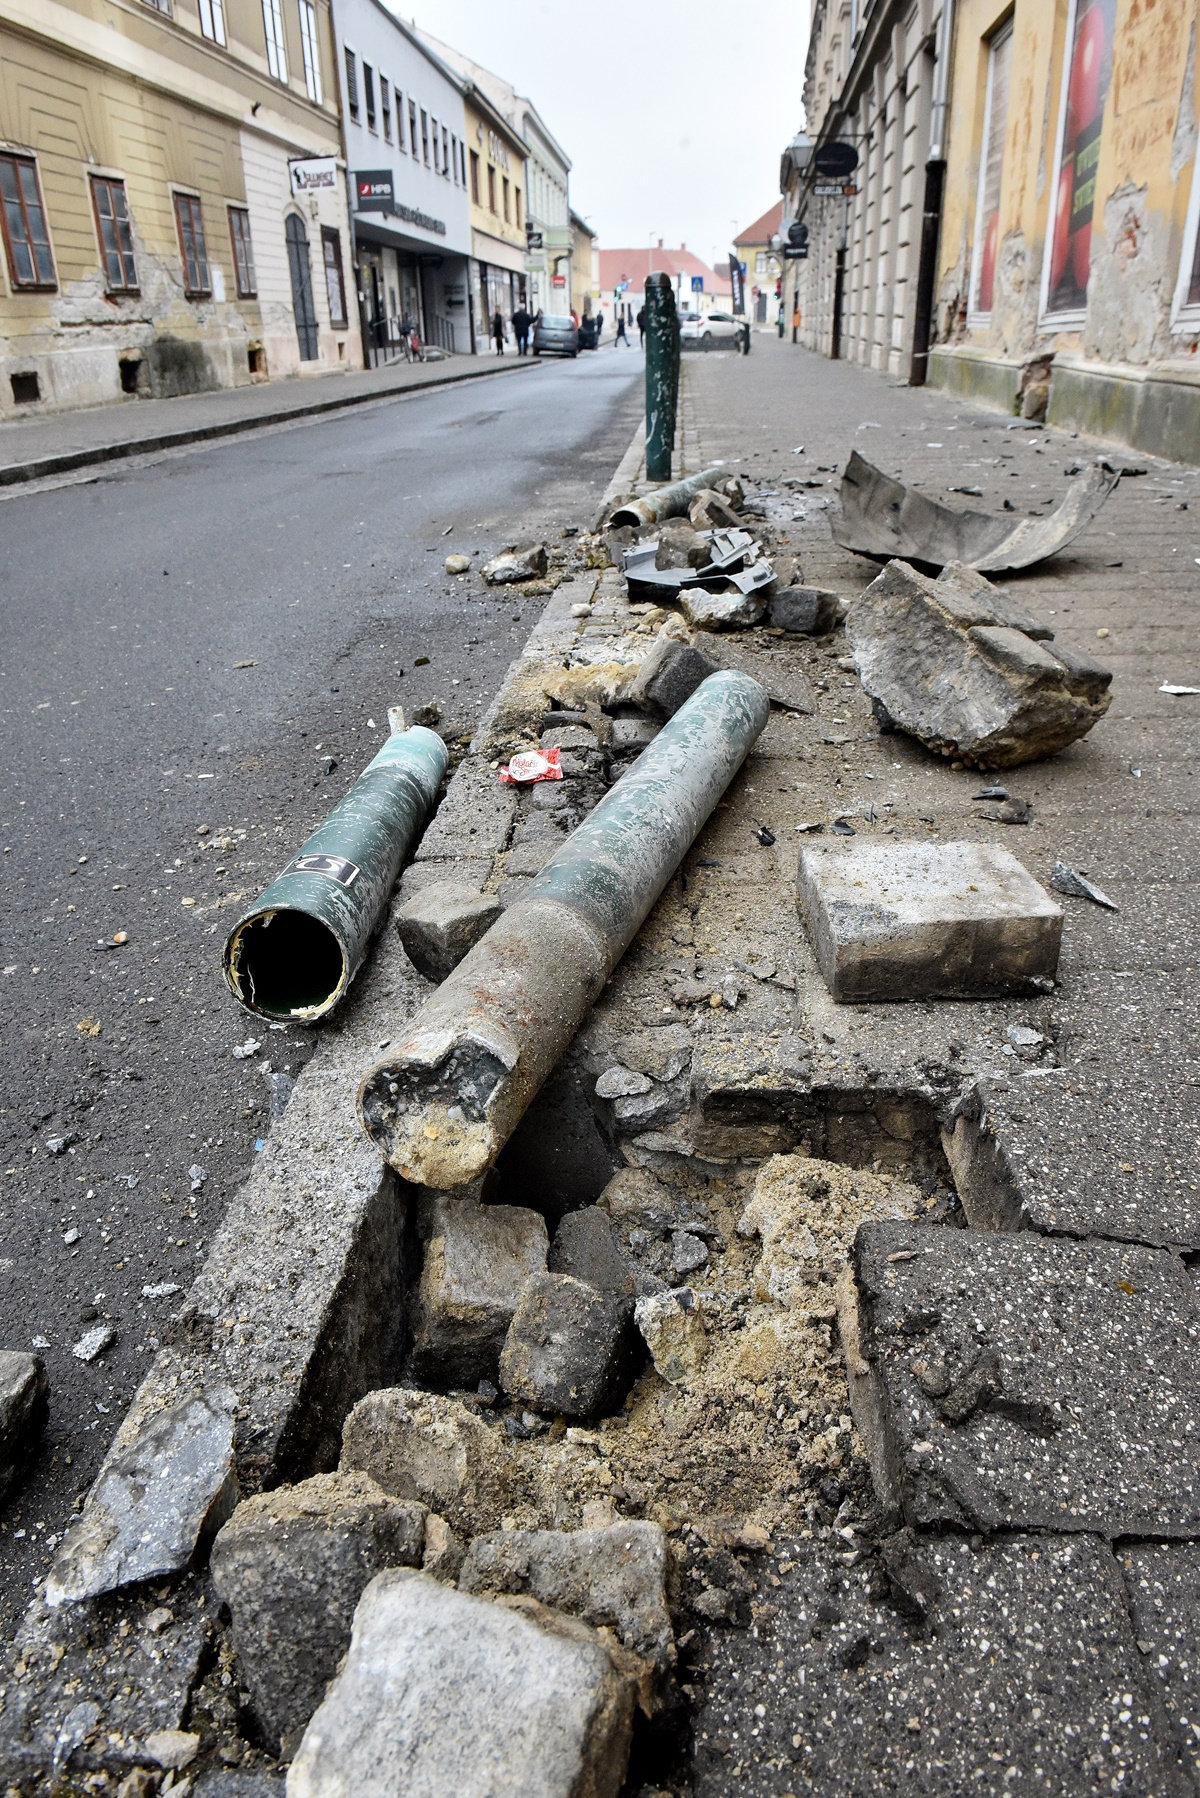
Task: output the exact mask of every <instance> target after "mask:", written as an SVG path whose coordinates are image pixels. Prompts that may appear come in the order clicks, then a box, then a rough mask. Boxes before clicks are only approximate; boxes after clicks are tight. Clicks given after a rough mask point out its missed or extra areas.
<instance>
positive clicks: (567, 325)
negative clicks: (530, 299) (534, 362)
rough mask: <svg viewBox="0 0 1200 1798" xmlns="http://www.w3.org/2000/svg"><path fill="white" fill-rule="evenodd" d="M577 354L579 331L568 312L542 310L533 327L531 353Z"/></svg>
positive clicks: (536, 354) (538, 354) (551, 354)
mask: <svg viewBox="0 0 1200 1798" xmlns="http://www.w3.org/2000/svg"><path fill="white" fill-rule="evenodd" d="M543 351H545V352H546V354H547V355H549V356H578V354H579V331H578V329H577V328H576V326H575V323H574V321H573V319H572V318H571V315H570V313H569V312H562V313H558V312H544V313H543V314H542V316H541V318H539V319H538V321H537V324H536V325H535V326H534V327H533V353H534V355H535V356H540V355H541V354H542V352H543Z"/></svg>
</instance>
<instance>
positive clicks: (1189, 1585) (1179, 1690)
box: [1117, 1542, 1200, 1789]
mask: <svg viewBox="0 0 1200 1798" xmlns="http://www.w3.org/2000/svg"><path fill="white" fill-rule="evenodd" d="M1117 1558H1118V1560H1119V1563H1120V1567H1121V1572H1122V1574H1123V1576H1124V1579H1125V1587H1126V1590H1127V1592H1128V1594H1129V1603H1130V1610H1131V1613H1132V1618H1133V1634H1134V1638H1135V1640H1136V1642H1137V1645H1138V1647H1139V1648H1140V1649H1141V1651H1142V1654H1143V1655H1144V1656H1145V1665H1146V1668H1147V1671H1148V1674H1149V1677H1150V1679H1151V1681H1152V1682H1154V1683H1155V1684H1157V1686H1158V1689H1159V1692H1160V1694H1161V1697H1162V1702H1163V1704H1164V1706H1165V1708H1166V1712H1167V1717H1168V1719H1169V1721H1170V1724H1171V1727H1172V1729H1173V1731H1174V1733H1175V1740H1176V1742H1177V1743H1178V1745H1179V1754H1180V1759H1181V1760H1182V1761H1183V1764H1184V1766H1185V1767H1187V1768H1188V1770H1189V1771H1190V1773H1191V1777H1192V1780H1193V1782H1194V1784H1195V1785H1196V1787H1197V1788H1198V1789H1200V1545H1198V1544H1196V1543H1194V1542H1174V1543H1171V1544H1169V1545H1168V1544H1166V1543H1161V1542H1158V1543H1154V1542H1144V1543H1140V1544H1138V1543H1132V1544H1130V1543H1127V1544H1125V1545H1124V1546H1123V1547H1122V1548H1121V1549H1120V1550H1119V1551H1118V1557H1117Z"/></svg>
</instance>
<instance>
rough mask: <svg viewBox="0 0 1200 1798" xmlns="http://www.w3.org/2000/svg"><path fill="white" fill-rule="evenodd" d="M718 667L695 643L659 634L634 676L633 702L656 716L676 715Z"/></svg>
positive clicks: (631, 688)
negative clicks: (683, 641)
mask: <svg viewBox="0 0 1200 1798" xmlns="http://www.w3.org/2000/svg"><path fill="white" fill-rule="evenodd" d="M717 667H718V664H717V663H716V662H714V661H713V659H712V657H711V656H706V655H705V654H704V652H703V650H700V649H697V648H696V647H695V646H694V644H691V643H681V642H680V641H679V640H678V638H676V637H659V638H658V640H657V642H656V643H655V644H654V646H653V648H652V649H651V651H650V653H649V655H648V656H647V657H646V659H645V661H644V662H643V663H642V665H641V667H640V668H639V669H638V671H637V674H636V676H635V677H634V681H633V684H632V686H631V687H630V689H629V693H628V696H627V697H628V700H629V703H630V704H632V705H639V706H644V707H645V708H646V710H647V711H648V712H652V713H653V714H654V716H655V717H656V718H673V717H674V716H675V714H676V712H677V711H678V710H679V708H680V706H681V705H683V703H684V701H685V700H688V699H690V698H691V697H692V694H693V693H694V692H695V691H696V688H697V687H698V686H699V685H700V683H701V681H706V680H707V679H708V677H709V675H710V674H715V673H716V672H717Z"/></svg>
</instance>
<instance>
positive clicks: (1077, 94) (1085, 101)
mask: <svg viewBox="0 0 1200 1798" xmlns="http://www.w3.org/2000/svg"><path fill="white" fill-rule="evenodd" d="M1116 6H1117V0H1072V3H1071V15H1070V19H1069V21H1068V30H1067V45H1068V47H1069V53H1068V54H1067V56H1066V57H1064V60H1063V79H1062V96H1061V99H1060V101H1059V120H1058V153H1057V155H1056V157H1055V161H1054V186H1053V188H1052V189H1051V193H1052V195H1053V219H1054V227H1053V230H1052V232H1051V234H1050V254H1049V256H1048V257H1047V258H1046V259H1045V261H1044V264H1043V269H1044V272H1043V276H1042V283H1043V284H1042V311H1043V313H1044V314H1046V315H1048V316H1052V315H1056V314H1057V315H1059V316H1060V317H1061V318H1062V321H1063V322H1064V323H1066V324H1073V323H1075V322H1076V321H1077V320H1079V319H1081V318H1082V316H1083V312H1084V308H1085V306H1086V305H1087V287H1088V270H1089V265H1090V260H1091V248H1092V213H1093V210H1094V208H1095V202H1096V169H1097V166H1098V164H1099V161H1100V133H1101V129H1102V126H1103V123H1104V108H1105V103H1106V101H1107V99H1108V86H1109V82H1110V80H1111V79H1112V62H1113V27H1114V24H1115V17H1116Z"/></svg>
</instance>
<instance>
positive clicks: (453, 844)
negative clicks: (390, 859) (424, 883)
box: [413, 755, 517, 862]
mask: <svg viewBox="0 0 1200 1798" xmlns="http://www.w3.org/2000/svg"><path fill="white" fill-rule="evenodd" d="M516 809H517V794H516V789H515V788H514V787H508V786H504V785H502V784H501V782H500V781H499V780H498V778H497V776H496V771H495V769H494V768H489V767H488V764H487V762H486V761H485V760H484V759H483V757H482V756H477V755H474V756H468V757H467V759H466V761H464V762H463V763H462V764H461V766H460V767H459V769H458V772H457V773H456V774H455V776H454V779H453V780H452V781H451V783H450V786H449V789H448V790H447V793H446V797H445V799H444V800H443V801H442V803H441V805H440V806H439V808H438V810H437V812H436V813H435V814H434V816H433V819H432V820H431V822H430V824H429V827H428V829H427V830H426V832H425V835H424V836H423V837H422V838H421V843H420V847H419V848H418V850H417V853H416V855H415V857H414V858H413V859H414V860H415V861H417V862H429V861H445V860H447V859H448V858H450V859H452V858H454V857H457V856H464V857H467V858H468V859H475V860H479V859H482V858H483V857H485V856H489V855H496V854H498V853H499V851H500V850H501V849H503V847H504V845H505V843H506V842H507V841H508V833H509V830H510V828H511V826H512V821H513V817H514V815H515V813H516Z"/></svg>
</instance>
